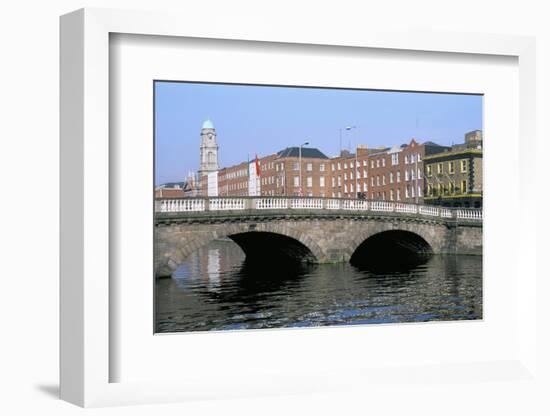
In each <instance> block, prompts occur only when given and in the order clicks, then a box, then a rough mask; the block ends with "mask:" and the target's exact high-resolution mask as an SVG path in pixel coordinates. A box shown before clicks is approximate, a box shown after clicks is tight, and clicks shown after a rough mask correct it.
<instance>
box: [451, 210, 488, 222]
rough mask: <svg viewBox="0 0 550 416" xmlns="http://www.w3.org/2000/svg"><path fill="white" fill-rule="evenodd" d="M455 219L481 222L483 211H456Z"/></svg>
mask: <svg viewBox="0 0 550 416" xmlns="http://www.w3.org/2000/svg"><path fill="white" fill-rule="evenodd" d="M456 217H457V218H458V219H462V220H476V221H481V220H483V211H481V210H478V209H458V210H457V211H456Z"/></svg>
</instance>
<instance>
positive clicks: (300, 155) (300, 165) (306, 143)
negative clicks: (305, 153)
mask: <svg viewBox="0 0 550 416" xmlns="http://www.w3.org/2000/svg"><path fill="white" fill-rule="evenodd" d="M308 144H309V142H304V143H302V144H301V145H300V147H299V149H298V167H299V169H300V173H299V175H300V176H299V178H300V179H299V181H298V185H299V189H300V193H301V194H302V195H301V196H304V195H303V192H302V146H306V145H308Z"/></svg>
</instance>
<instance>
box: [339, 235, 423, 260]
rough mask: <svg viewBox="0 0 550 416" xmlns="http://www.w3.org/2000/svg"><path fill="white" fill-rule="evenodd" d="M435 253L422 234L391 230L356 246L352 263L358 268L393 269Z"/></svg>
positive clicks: (369, 237) (370, 236)
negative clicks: (383, 267) (382, 266)
mask: <svg viewBox="0 0 550 416" xmlns="http://www.w3.org/2000/svg"><path fill="white" fill-rule="evenodd" d="M433 253H434V248H433V247H432V245H431V244H430V243H429V242H428V241H427V239H426V238H424V237H423V236H422V235H421V233H418V232H414V231H409V230H403V229H389V230H384V231H378V232H374V233H372V234H371V235H369V236H368V237H367V238H365V239H364V240H363V241H361V242H360V243H359V244H358V245H356V248H355V250H354V251H353V253H352V255H351V257H350V263H351V264H353V265H356V266H373V265H378V264H380V265H384V266H385V267H388V266H389V267H392V266H397V267H399V266H400V265H406V264H410V263H415V262H417V261H418V259H419V258H427V257H429V256H430V255H432V254H433Z"/></svg>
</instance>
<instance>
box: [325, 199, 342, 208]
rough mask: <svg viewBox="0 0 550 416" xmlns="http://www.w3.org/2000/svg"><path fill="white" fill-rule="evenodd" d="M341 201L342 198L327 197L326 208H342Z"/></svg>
mask: <svg viewBox="0 0 550 416" xmlns="http://www.w3.org/2000/svg"><path fill="white" fill-rule="evenodd" d="M340 201H341V199H327V200H326V201H325V208H326V209H340Z"/></svg>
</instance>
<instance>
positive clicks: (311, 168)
mask: <svg viewBox="0 0 550 416" xmlns="http://www.w3.org/2000/svg"><path fill="white" fill-rule="evenodd" d="M306 170H307V171H308V172H311V171H312V170H313V163H308V164H307V165H306Z"/></svg>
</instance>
